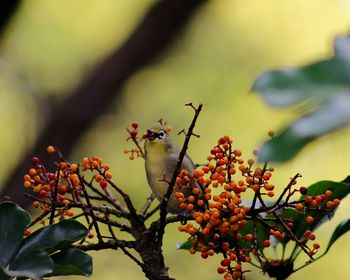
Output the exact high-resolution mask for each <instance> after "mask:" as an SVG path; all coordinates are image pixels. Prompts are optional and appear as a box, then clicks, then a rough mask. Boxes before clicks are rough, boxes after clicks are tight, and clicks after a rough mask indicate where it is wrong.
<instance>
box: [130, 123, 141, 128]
mask: <svg viewBox="0 0 350 280" xmlns="http://www.w3.org/2000/svg"><path fill="white" fill-rule="evenodd" d="M131 127H132V128H133V129H137V128H138V127H139V124H138V123H137V122H133V123H132V124H131Z"/></svg>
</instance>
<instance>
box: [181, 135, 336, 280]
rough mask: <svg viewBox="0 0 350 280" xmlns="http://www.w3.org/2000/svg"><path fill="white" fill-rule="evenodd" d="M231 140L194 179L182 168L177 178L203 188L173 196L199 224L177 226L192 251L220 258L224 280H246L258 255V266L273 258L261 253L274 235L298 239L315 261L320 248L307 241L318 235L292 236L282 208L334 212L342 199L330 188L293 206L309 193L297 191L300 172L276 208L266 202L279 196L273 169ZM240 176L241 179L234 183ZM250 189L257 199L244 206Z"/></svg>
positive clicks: (223, 143) (222, 142)
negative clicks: (248, 264)
mask: <svg viewBox="0 0 350 280" xmlns="http://www.w3.org/2000/svg"><path fill="white" fill-rule="evenodd" d="M232 142H233V141H232V139H231V138H230V137H228V136H224V137H221V138H220V139H219V140H218V144H217V145H216V146H215V147H213V148H212V149H211V151H210V155H209V156H208V158H207V159H208V164H206V165H205V166H202V167H200V168H198V169H196V170H195V171H194V172H193V177H192V178H191V177H190V176H189V174H188V172H186V171H185V170H183V171H181V172H180V174H179V176H178V178H177V180H176V183H177V184H182V185H186V184H187V185H189V186H190V185H193V180H195V181H197V182H198V184H200V185H201V186H202V190H203V191H202V192H201V191H199V189H198V188H193V190H192V194H191V195H189V196H187V197H185V195H184V194H183V193H181V192H177V193H176V194H175V196H176V198H177V200H178V203H179V206H180V207H181V208H182V209H184V210H188V211H191V212H192V218H193V220H194V221H195V224H193V223H187V224H186V225H180V226H179V230H180V231H182V232H186V233H188V234H189V235H190V242H191V244H192V245H191V246H190V249H189V251H190V253H191V254H195V253H196V252H200V254H201V256H202V258H204V259H206V258H208V257H209V256H212V255H214V254H222V255H223V260H222V261H221V263H220V266H219V267H218V269H217V271H218V273H219V274H223V276H224V279H225V280H228V279H245V272H247V271H245V270H243V263H245V262H251V256H254V257H256V259H257V260H258V261H259V264H260V267H263V265H264V262H268V261H269V260H268V259H264V258H265V255H264V254H262V250H263V248H267V247H270V245H271V242H270V238H272V237H274V238H276V239H277V240H282V239H284V238H289V239H291V240H294V241H295V242H297V243H298V244H300V246H301V247H302V249H303V250H304V251H305V252H306V253H307V254H308V255H309V257H310V258H312V255H313V254H315V250H317V249H318V248H319V247H320V246H319V244H318V243H314V244H313V248H312V249H310V248H308V247H307V246H306V245H305V242H303V241H305V240H315V235H314V234H313V233H312V232H311V230H307V231H306V232H305V233H304V236H303V238H304V239H303V240H300V238H298V237H297V236H296V235H295V234H294V233H293V230H292V229H293V227H294V224H293V219H292V218H288V217H285V215H284V213H283V211H281V209H282V210H283V209H287V208H293V209H294V208H295V209H297V210H298V211H301V212H302V211H304V212H305V211H307V213H310V210H312V209H313V210H317V211H331V210H332V209H333V208H334V207H335V206H337V205H338V204H339V199H333V200H328V198H330V197H331V196H332V192H331V191H329V190H328V191H326V192H325V194H323V195H317V196H316V197H312V196H307V197H306V198H305V200H303V199H300V200H297V201H294V202H289V200H290V198H291V197H292V196H293V195H294V194H296V193H297V194H302V195H305V194H306V193H307V189H306V188H305V187H301V188H299V189H298V188H296V184H297V178H298V177H300V175H299V174H297V175H296V176H295V177H294V178H292V179H291V181H290V183H289V184H288V186H287V187H285V188H284V190H283V192H282V194H281V196H280V197H279V198H278V199H277V201H276V203H274V204H273V205H272V206H271V203H270V204H268V203H265V201H264V196H265V197H269V198H271V197H274V196H275V192H274V191H275V186H274V185H273V184H272V183H271V182H270V179H271V177H272V174H273V172H274V169H273V168H269V167H267V164H265V165H264V167H262V168H260V167H255V166H254V165H255V162H254V160H253V159H249V160H247V161H246V162H245V161H244V160H243V159H242V158H241V156H242V152H241V151H240V150H238V149H233V147H232ZM238 174H239V175H240V178H239V179H238V180H235V179H234V177H235V176H236V175H238ZM248 191H252V192H253V195H254V199H253V201H252V203H251V204H250V205H246V204H244V203H243V200H242V195H243V194H244V193H245V192H248ZM203 205H204V206H205V207H204V208H203ZM268 205H269V206H268ZM203 209H204V210H203ZM281 212H282V213H281ZM306 222H307V223H308V224H310V226H311V225H312V223H313V222H314V218H313V217H312V215H310V216H307V217H306ZM256 224H259V225H261V226H262V228H263V230H264V232H258V233H257V226H256ZM260 228H261V227H260ZM258 234H259V236H262V237H264V238H260V237H259V236H258ZM306 248H307V249H306ZM263 259H264V260H263Z"/></svg>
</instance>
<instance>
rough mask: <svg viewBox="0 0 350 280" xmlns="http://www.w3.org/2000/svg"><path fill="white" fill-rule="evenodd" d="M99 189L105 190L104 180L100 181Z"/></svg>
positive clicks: (105, 183)
mask: <svg viewBox="0 0 350 280" xmlns="http://www.w3.org/2000/svg"><path fill="white" fill-rule="evenodd" d="M100 187H101V188H103V189H104V188H106V187H107V182H106V181H105V180H102V181H101V182H100Z"/></svg>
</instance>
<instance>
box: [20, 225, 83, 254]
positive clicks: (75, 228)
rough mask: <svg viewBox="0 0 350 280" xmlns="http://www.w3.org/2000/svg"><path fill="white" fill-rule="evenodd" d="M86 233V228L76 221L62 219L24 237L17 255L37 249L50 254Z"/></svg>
mask: <svg viewBox="0 0 350 280" xmlns="http://www.w3.org/2000/svg"><path fill="white" fill-rule="evenodd" d="M87 233H88V230H87V228H86V227H85V226H84V225H82V224H81V223H79V222H78V221H75V220H64V221H62V222H59V223H58V224H54V225H50V226H47V227H44V228H42V229H40V230H37V231H36V232H34V233H32V234H31V235H30V236H29V237H28V238H26V239H25V241H24V244H23V246H22V247H21V249H20V251H19V253H18V255H26V254H27V253H28V252H30V251H32V250H37V249H43V250H46V251H47V252H48V253H49V254H51V253H53V252H55V251H57V250H59V249H62V248H65V247H66V246H67V245H69V244H72V243H73V242H75V241H77V240H80V239H82V238H83V237H85V236H86V235H87Z"/></svg>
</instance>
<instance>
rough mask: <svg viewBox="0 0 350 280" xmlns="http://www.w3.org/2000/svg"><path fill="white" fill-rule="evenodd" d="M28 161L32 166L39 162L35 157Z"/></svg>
mask: <svg viewBox="0 0 350 280" xmlns="http://www.w3.org/2000/svg"><path fill="white" fill-rule="evenodd" d="M30 161H31V163H32V164H33V165H37V164H39V162H40V160H39V158H37V157H32V159H31V160H30Z"/></svg>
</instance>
